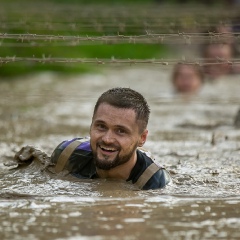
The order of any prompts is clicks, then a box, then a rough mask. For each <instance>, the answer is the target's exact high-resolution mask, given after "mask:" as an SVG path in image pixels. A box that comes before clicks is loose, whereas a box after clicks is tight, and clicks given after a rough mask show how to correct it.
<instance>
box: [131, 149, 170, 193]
mask: <svg viewBox="0 0 240 240" xmlns="http://www.w3.org/2000/svg"><path fill="white" fill-rule="evenodd" d="M137 152H138V160H137V161H138V162H139V164H140V166H141V169H139V170H140V172H141V174H139V175H138V177H137V178H138V179H137V181H136V182H135V184H137V185H139V187H140V188H141V189H144V190H148V189H157V188H163V187H165V186H166V185H167V184H168V183H169V182H170V181H171V177H170V175H169V173H168V172H167V170H166V169H165V168H164V167H162V166H161V165H160V164H159V163H158V162H157V161H156V160H155V158H154V157H153V156H152V154H151V153H150V152H149V151H148V150H146V149H143V148H138V150H137Z"/></svg>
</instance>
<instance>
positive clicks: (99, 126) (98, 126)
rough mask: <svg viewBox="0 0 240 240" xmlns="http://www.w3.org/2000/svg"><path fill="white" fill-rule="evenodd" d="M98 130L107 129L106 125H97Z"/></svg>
mask: <svg viewBox="0 0 240 240" xmlns="http://www.w3.org/2000/svg"><path fill="white" fill-rule="evenodd" d="M97 128H99V129H106V127H105V125H103V124H97Z"/></svg>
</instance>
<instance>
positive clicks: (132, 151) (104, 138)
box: [90, 88, 150, 170]
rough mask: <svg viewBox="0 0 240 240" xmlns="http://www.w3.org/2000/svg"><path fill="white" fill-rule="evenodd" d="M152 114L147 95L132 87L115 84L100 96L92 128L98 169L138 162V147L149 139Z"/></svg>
mask: <svg viewBox="0 0 240 240" xmlns="http://www.w3.org/2000/svg"><path fill="white" fill-rule="evenodd" d="M149 114H150V108H149V106H148V103H147V101H146V99H145V98H144V97H143V96H142V95H141V94H140V93H138V92H136V91H134V90H132V89H130V88H113V89H110V90H108V91H106V92H104V93H103V94H102V95H101V96H100V97H99V99H98V100H97V102H96V105H95V108H94V112H93V117H92V124H91V128H90V137H91V148H92V152H93V155H94V159H95V164H96V167H97V168H98V169H102V170H111V169H113V168H116V167H118V166H120V165H123V164H126V165H127V164H128V163H129V164H133V163H135V161H136V159H137V156H136V149H137V147H141V146H142V145H143V144H144V143H145V141H146V139H147V134H148V130H147V124H148V119H149Z"/></svg>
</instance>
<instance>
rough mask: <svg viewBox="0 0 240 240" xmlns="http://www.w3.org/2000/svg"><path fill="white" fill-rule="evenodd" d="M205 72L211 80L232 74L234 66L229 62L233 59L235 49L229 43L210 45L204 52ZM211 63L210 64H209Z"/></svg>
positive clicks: (206, 46)
mask: <svg viewBox="0 0 240 240" xmlns="http://www.w3.org/2000/svg"><path fill="white" fill-rule="evenodd" d="M203 51H204V52H203V56H204V62H203V63H205V64H206V65H205V66H204V72H205V74H206V75H207V77H208V78H210V79H211V80H214V79H217V78H219V77H221V76H224V75H227V74H231V73H232V66H231V64H230V63H228V61H231V60H232V58H233V47H232V45H231V44H229V43H210V44H207V45H205V49H204V50H203ZM208 63H209V64H208Z"/></svg>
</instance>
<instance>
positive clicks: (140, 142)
mask: <svg viewBox="0 0 240 240" xmlns="http://www.w3.org/2000/svg"><path fill="white" fill-rule="evenodd" d="M147 135H148V130H147V129H145V130H144V131H143V132H142V134H141V137H140V140H139V142H138V147H142V146H143V145H144V143H145V142H146V140H147Z"/></svg>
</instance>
